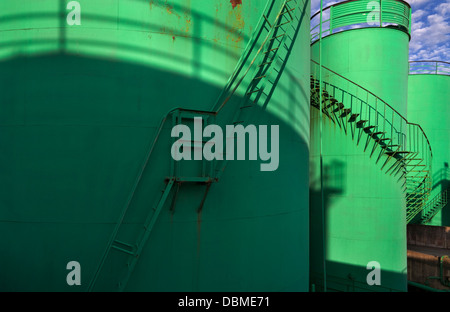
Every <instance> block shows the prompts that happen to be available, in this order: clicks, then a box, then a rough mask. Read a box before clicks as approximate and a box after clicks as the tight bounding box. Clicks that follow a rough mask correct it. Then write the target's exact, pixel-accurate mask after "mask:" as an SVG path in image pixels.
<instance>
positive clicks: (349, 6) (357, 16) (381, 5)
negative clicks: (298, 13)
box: [310, 0, 411, 43]
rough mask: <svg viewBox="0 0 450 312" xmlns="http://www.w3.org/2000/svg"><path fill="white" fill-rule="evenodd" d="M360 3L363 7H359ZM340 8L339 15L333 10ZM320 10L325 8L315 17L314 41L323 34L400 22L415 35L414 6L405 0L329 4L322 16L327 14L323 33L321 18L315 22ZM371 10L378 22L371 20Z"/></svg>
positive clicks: (370, 0) (359, 0)
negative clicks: (318, 28) (413, 26)
mask: <svg viewBox="0 0 450 312" xmlns="http://www.w3.org/2000/svg"><path fill="white" fill-rule="evenodd" d="M374 4H378V8H375V9H374V6H373V5H374ZM358 5H362V6H363V7H361V8H358V7H357V6H358ZM369 6H370V8H369ZM402 6H403V7H402ZM336 9H338V10H339V11H338V12H339V13H338V14H335V13H333V12H334V11H335V10H336ZM320 13H321V11H318V12H316V13H314V14H313V15H312V16H311V29H310V35H311V43H313V42H315V41H317V40H319V38H321V37H322V38H323V37H326V36H328V35H331V34H333V33H336V32H340V31H344V30H348V28H349V27H351V29H354V28H366V27H384V26H387V25H397V26H401V27H404V28H405V29H406V30H407V31H406V33H407V34H408V35H409V36H410V34H411V6H410V5H409V4H408V3H407V2H405V1H403V0H348V1H343V2H339V3H336V4H332V5H329V6H327V7H325V8H324V9H322V16H323V14H324V13H325V16H326V18H325V19H323V20H322V32H321V33H319V32H317V30H316V28H317V27H319V26H320V21H318V22H317V24H316V23H315V19H316V17H317V16H318V15H319V14H320ZM371 13H374V14H375V17H376V20H375V21H369V20H368V18H369V16H370V14H371ZM328 17H329V18H328ZM322 18H323V17H322ZM363 23H365V24H366V25H365V26H364V27H362V26H361V24H363ZM325 24H328V26H325ZM336 24H337V26H336ZM357 25H358V26H357ZM324 26H325V27H324ZM326 27H328V28H326Z"/></svg>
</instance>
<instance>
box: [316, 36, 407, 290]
mask: <svg viewBox="0 0 450 312" xmlns="http://www.w3.org/2000/svg"><path fill="white" fill-rule="evenodd" d="M408 41H409V36H408V34H406V33H405V32H403V31H400V30H398V29H391V28H388V27H383V28H363V29H354V30H348V31H343V32H340V33H336V34H332V35H329V36H327V37H325V38H323V39H322V62H323V63H322V64H323V65H324V66H326V67H328V68H329V69H331V70H333V71H335V72H336V73H338V74H340V75H342V76H343V77H345V78H347V79H349V80H351V81H352V82H353V83H355V84H357V85H359V86H362V87H364V88H366V89H368V90H369V91H371V92H372V93H373V94H375V95H376V96H377V97H379V98H381V99H382V100H383V101H384V102H386V103H388V104H389V105H391V106H392V107H393V109H394V110H395V111H397V112H398V113H399V115H401V116H406V110H407V109H406V98H407V75H408ZM311 56H312V59H313V60H314V61H318V59H319V42H318V41H316V42H315V43H314V44H312V46H311ZM317 77H318V76H316V77H315V78H317ZM324 81H326V82H329V83H331V84H333V83H336V82H337V81H339V78H337V77H333V76H332V75H331V76H330V75H329V77H327V76H326V75H325V76H324ZM339 87H341V88H342V89H343V90H346V91H348V92H349V93H354V94H353V96H355V97H360V98H361V99H364V98H365V97H369V94H367V92H365V93H364V94H361V93H360V90H359V89H360V88H358V87H354V86H351V84H347V85H345V84H343V85H340V86H339ZM337 100H338V101H344V100H346V101H347V102H343V103H344V104H346V105H347V107H348V106H350V102H349V94H347V98H346V99H342V100H341V99H340V98H337ZM364 100H366V102H368V103H371V104H373V106H374V107H373V110H374V111H376V109H375V105H376V104H375V102H374V101H372V100H370V99H364ZM353 105H354V104H353ZM311 110H312V111H311V114H312V118H311V144H312V147H311V158H310V159H311V164H310V166H311V169H310V179H311V194H310V195H311V203H310V207H311V261H310V262H311V265H312V271H311V275H312V283H317V284H319V285H323V278H324V274H323V273H324V268H323V265H321V263H322V261H323V260H324V259H325V260H326V261H325V272H326V274H325V278H326V284H327V288H328V289H329V290H340V291H406V290H407V276H406V267H407V262H406V213H405V211H406V201H405V194H404V186H403V184H404V182H405V180H404V178H402V177H400V178H399V176H396V177H394V176H391V175H390V174H389V173H388V174H386V173H385V172H383V171H382V170H380V168H381V167H382V164H383V162H384V161H381V160H380V162H378V163H377V161H376V157H373V156H372V157H370V149H371V147H369V151H364V146H365V145H364V141H363V142H362V143H361V142H360V143H359V144H357V139H355V138H352V134H351V132H350V131H347V133H345V131H344V130H343V129H341V128H339V127H338V126H337V124H336V123H332V122H330V118H329V117H327V116H326V114H323V117H322V120H320V118H319V113H318V112H319V111H318V110H317V108H314V107H312V108H311ZM338 113H339V112H338ZM378 114H381V112H380V111H378V113H377V114H374V116H376V115H378ZM391 114H393V115H394V112H392V111H391ZM374 116H372V117H374ZM372 117H370V118H369V119H371V118H372ZM347 118H348V116H347V117H346V119H347ZM401 120H402V119H401V118H399V119H398V122H395V121H394V122H392V124H393V125H394V127H395V128H396V129H397V133H398V135H399V137H404V138H405V137H406V127H404V128H401V125H402V124H403V122H402V121H401ZM320 122H322V123H323V137H322V138H320V137H319V130H318V129H319V123H320ZM353 124H354V123H353ZM375 126H380V125H379V124H377V125H375ZM354 127H355V129H357V128H356V125H354ZM361 130H362V129H359V130H357V131H361ZM320 139H322V141H323V142H322V146H323V149H322V151H320V149H319V142H320ZM399 140H401V139H399ZM371 146H372V145H371ZM378 148H380V147H378ZM320 155H322V157H323V176H322V183H323V191H324V195H323V197H324V198H323V201H321V194H320V179H321V177H320V174H319V170H320V166H319V159H320ZM383 157H386V155H384V156H383ZM322 205H323V207H322ZM322 210H323V211H324V212H323V213H322ZM322 219H323V220H324V226H323V227H322V228H321V227H320V226H317V224H319V225H320V220H322ZM313 225H315V226H314V227H313ZM371 261H377V262H378V263H379V264H380V267H381V276H382V281H381V285H379V286H370V285H368V283H367V282H366V277H367V274H368V273H369V272H370V270H368V269H367V268H366V266H367V265H368V263H369V262H371Z"/></svg>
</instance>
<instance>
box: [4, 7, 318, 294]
mask: <svg viewBox="0 0 450 312" xmlns="http://www.w3.org/2000/svg"><path fill="white" fill-rule="evenodd" d="M286 3H287V4H286ZM285 5H286V6H288V7H284V6H285ZM309 5H310V3H309V1H289V2H288V1H281V0H267V1H266V0H254V1H246V0H242V1H240V0H239V1H235V0H232V1H228V0H220V1H219V0H214V1H201V0H171V1H156V0H151V1H144V0H118V1H109V0H79V1H66V0H61V1H60V0H42V1H29V2H27V3H26V5H24V4H23V3H19V2H17V1H13V0H6V1H2V2H1V3H0V11H1V12H2V13H1V14H2V19H1V20H0V32H1V34H2V35H1V36H0V73H1V74H0V125H1V128H2V135H1V136H0V147H1V149H2V151H3V152H2V153H1V156H0V160H1V161H0V171H1V172H2V173H3V179H1V184H0V235H1V236H2V237H3V238H4V239H2V240H1V242H0V249H1V250H2V257H0V268H1V269H0V281H1V283H0V290H2V291H36V290H41V291H86V290H94V291H95V290H120V289H122V290H137V291H284V290H292V291H307V290H308V279H309V275H308V274H309V254H308V252H309V248H308V246H309V230H308V219H309V209H308V201H309V199H308V185H309V181H308V159H309V91H308V88H309V60H310V51H309V38H308V34H309V10H310V7H309ZM290 9H294V10H292V11H289V12H287V11H288V10H290ZM279 12H281V14H280V15H279V17H280V16H281V17H282V18H285V19H286V18H287V17H288V16H290V17H291V20H290V21H289V20H287V19H286V20H284V21H285V22H286V21H288V23H287V24H286V25H283V27H280V28H277V32H278V33H277V34H278V35H279V34H280V32H281V29H284V30H283V31H285V32H286V38H281V37H277V38H275V37H276V36H275V34H274V32H272V33H271V35H270V36H269V37H266V32H268V29H271V26H277V25H278V24H277V23H276V21H277V15H278V13H279ZM263 14H264V16H265V18H267V22H265V21H266V19H265V18H264V17H263ZM278 21H280V20H278ZM258 23H259V24H258ZM258 25H259V26H258ZM268 25H269V26H268ZM287 27H289V28H287ZM272 29H274V28H272ZM252 36H253V37H252ZM287 37H289V38H287ZM251 38H257V39H256V41H255V42H256V43H255V44H254V45H253V46H251V45H247V44H248V43H252V42H253V41H252V39H251ZM265 38H266V39H267V40H266V44H265V45H264V46H263V49H262V50H260V51H259V52H258V50H259V48H260V47H261V46H262V43H263V42H264V40H265ZM280 39H283V40H284V41H283V42H282V43H283V45H282V46H281V47H280V49H279V50H280V51H278V53H277V54H276V57H277V60H276V61H275V60H274V64H272V65H267V64H264V63H262V62H261V57H262V56H263V55H266V53H265V52H267V53H268V54H267V55H270V54H269V52H268V51H269V50H270V49H269V44H272V43H273V42H278V41H279V40H280ZM273 48H274V47H273ZM274 51H275V50H272V51H270V53H273V52H274ZM250 52H251V53H250ZM258 53H259V54H258ZM246 55H249V58H248V59H246V58H245V56H246ZM257 55H258V57H259V58H257V59H256V62H255V63H253V62H252V60H253V59H254V58H256V56H257ZM272 55H273V54H272ZM266 61H269V60H267V59H266ZM238 64H243V67H242V68H237V65H238ZM250 65H251V66H252V67H250ZM267 66H269V67H270V69H272V70H273V71H272V76H270V77H268V78H267V79H265V78H266V77H258V76H257V73H258V72H257V71H255V68H261V67H262V68H267ZM235 69H237V72H238V73H239V75H238V77H235V76H233V72H234V70H235ZM247 71H248V75H247V76H245V79H243V80H242V83H241V85H240V86H239V88H237V91H236V92H235V93H234V94H233V96H232V97H231V99H229V100H224V99H223V98H220V97H219V96H220V95H221V93H222V91H223V90H224V88H225V86H226V85H227V82H229V83H231V86H232V87H233V88H234V86H236V82H237V81H239V79H240V78H241V77H243V75H244V73H246V72H247ZM231 78H233V79H231ZM269 79H271V81H267V80H269ZM256 80H258V81H259V80H261V81H264V83H265V84H266V88H265V90H264V91H265V94H264V95H263V94H261V93H259V92H258V93H255V94H259V96H260V99H259V100H258V101H256V102H255V103H256V106H252V107H251V111H250V112H249V113H247V115H245V116H246V117H245V120H244V121H245V123H246V124H254V125H256V126H265V125H267V126H268V128H269V129H271V126H273V125H278V126H279V142H278V143H279V162H278V167H277V168H276V170H274V171H261V167H260V165H261V163H262V162H268V160H267V159H266V160H263V159H262V158H261V159H260V158H259V157H258V159H257V160H249V157H246V158H245V160H235V161H229V162H228V163H227V165H226V167H225V169H224V170H223V172H222V174H221V175H220V178H219V179H218V181H215V180H213V181H214V182H213V183H211V184H205V183H202V182H201V181H203V180H205V179H204V178H205V177H215V175H214V174H210V175H201V174H200V171H201V165H204V166H205V167H203V168H210V166H211V164H212V163H211V162H207V161H205V160H203V161H204V162H203V163H202V161H193V162H189V161H187V160H184V161H181V162H180V163H178V162H175V161H174V159H173V158H172V156H171V146H172V143H173V141H174V139H173V138H171V130H172V129H173V127H174V126H175V125H177V124H178V123H182V124H186V125H188V126H189V127H191V125H192V120H193V119H192V118H193V117H195V116H200V117H204V115H202V114H201V112H197V111H195V110H205V111H212V110H214V109H215V108H217V107H221V103H226V105H224V106H223V109H222V110H221V111H220V113H218V114H217V115H215V118H211V119H210V121H211V123H212V122H215V123H216V124H217V125H219V126H222V127H223V129H225V126H226V125H234V121H235V120H234V119H233V115H234V114H235V112H236V111H237V110H239V109H240V107H239V106H238V105H240V104H241V103H244V104H245V103H247V102H246V101H248V99H247V97H246V96H247V95H246V92H245V90H246V88H247V87H248V86H249V85H250V84H251V83H253V82H255V81H256ZM233 83H234V84H233ZM228 91H229V90H228ZM255 92H256V91H255ZM261 92H262V90H261ZM227 94H231V93H225V95H227ZM218 99H221V102H218ZM244 106H245V105H244ZM247 106H248V105H247ZM247 106H246V107H247ZM177 107H181V108H186V109H191V110H194V111H190V113H188V112H183V114H184V115H183V116H181V115H176V114H172V115H171V114H168V112H169V111H171V110H173V109H174V108H177ZM241 107H243V106H241ZM216 111H218V110H216ZM177 112H179V111H177ZM246 112H248V111H246ZM165 116H167V117H168V118H167V120H166V121H165V122H162V120H163V118H164V117H165ZM175 117H184V119H181V122H180V119H178V123H177V119H175ZM161 125H162V126H161ZM190 129H193V128H190ZM260 129H261V128H260ZM269 133H270V130H269ZM155 138H156V141H155ZM260 138H261V137H260ZM268 139H270V135H269V138H268ZM154 142H156V143H155V144H153V143H154ZM200 144H201V143H200ZM247 145H248V144H247ZM271 146H272V147H273V149H274V152H276V150H275V145H274V144H272V145H271V144H269V149H270V147H271ZM273 155H274V157H275V153H274V154H273ZM272 160H274V158H272ZM177 166H179V167H181V169H180V170H181V171H176V173H177V174H178V175H176V176H174V175H171V174H172V173H173V172H174V171H173V170H174V168H175V167H177ZM177 168H178V167H177ZM216 169H220V170H222V169H223V167H216ZM182 174H184V175H185V176H181V175H182ZM167 177H169V180H167V179H166V178H167ZM171 177H176V178H179V180H177V181H176V182H175V183H174V184H172V188H171V189H170V188H169V185H170V181H171V180H170V178H171ZM183 178H186V179H185V180H189V179H188V178H190V180H189V181H190V182H184V183H181V182H182V181H183ZM194 178H199V183H195V182H192V181H193V180H194ZM202 179H203V180H202ZM205 181H206V180H205ZM162 198H164V200H163V199H162ZM160 205H161V207H160ZM157 211H158V212H160V213H159V215H157V218H155V219H154V220H153V219H152V216H155V215H156V213H157ZM122 215H123V216H124V217H123V218H121V216H122ZM147 217H148V218H149V220H153V221H151V222H150V223H146V222H144V221H145V220H146V218H147ZM144 225H146V228H147V229H148V228H151V231H149V232H145V233H147V234H146V235H147V238H148V239H145V240H140V238H139V236H138V235H137V234H136V233H137V232H138V231H144ZM116 230H117V231H116ZM115 234H117V235H122V236H121V237H119V238H120V239H121V240H125V241H124V242H125V243H128V244H129V245H134V244H135V243H136V242H140V241H144V242H145V244H144V245H143V248H142V250H140V251H139V257H138V261H137V262H133V263H134V264H133V265H134V267H133V269H132V270H131V271H128V268H129V267H128V266H127V263H132V259H133V257H135V256H134V255H135V254H136V253H135V249H133V248H131V247H130V246H128V245H122V250H125V251H128V252H131V253H132V254H133V256H131V258H130V257H128V254H127V253H126V252H121V251H120V249H119V247H118V246H117V244H118V243H117V242H116V241H117V240H118V239H117V236H116V235H115ZM116 247H117V248H116ZM128 247H130V248H131V249H130V248H128ZM127 257H128V258H127ZM130 259H131V260H130ZM71 261H76V262H78V263H79V265H80V267H81V281H80V282H81V285H78V284H75V285H69V284H71V283H72V284H73V283H74V282H73V281H76V278H77V276H76V275H75V274H76V273H77V272H78V271H75V270H76V269H77V268H76V266H72V265H68V264H69V262H71ZM97 273H98V274H97ZM125 275H126V279H124V276H125ZM123 280H126V281H127V283H126V284H124V283H122V284H121V282H122V281H123ZM93 281H95V283H94V282H93Z"/></svg>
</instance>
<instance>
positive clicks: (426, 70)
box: [409, 61, 450, 76]
mask: <svg viewBox="0 0 450 312" xmlns="http://www.w3.org/2000/svg"><path fill="white" fill-rule="evenodd" d="M409 74H410V75H423V74H428V75H448V76H450V63H449V62H443V61H410V62H409Z"/></svg>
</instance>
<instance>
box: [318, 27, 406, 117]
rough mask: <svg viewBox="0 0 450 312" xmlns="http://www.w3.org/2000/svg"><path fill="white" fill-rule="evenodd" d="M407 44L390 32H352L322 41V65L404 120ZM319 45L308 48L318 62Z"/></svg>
mask: <svg viewBox="0 0 450 312" xmlns="http://www.w3.org/2000/svg"><path fill="white" fill-rule="evenodd" d="M408 42H409V37H408V35H407V34H406V33H404V32H402V31H399V30H396V29H389V28H364V29H354V30H349V31H345V32H341V33H337V34H333V35H332V36H327V37H325V38H323V40H322V64H323V65H324V66H326V67H328V68H330V69H331V70H334V71H336V72H337V73H339V74H341V75H343V76H344V77H346V78H348V79H350V80H352V81H353V82H355V83H357V84H359V85H361V86H362V87H364V88H366V89H368V90H369V91H371V92H373V93H374V94H376V95H377V96H378V97H380V98H381V99H382V100H384V101H385V102H386V103H388V104H389V105H391V106H392V107H393V108H394V109H396V110H397V111H398V112H399V113H400V114H401V115H402V116H405V117H407V114H406V103H407V96H408V88H407V85H408ZM318 49H319V46H318V42H316V43H314V44H313V45H312V46H311V55H312V59H313V60H315V61H317V62H318V58H319V51H318Z"/></svg>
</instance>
